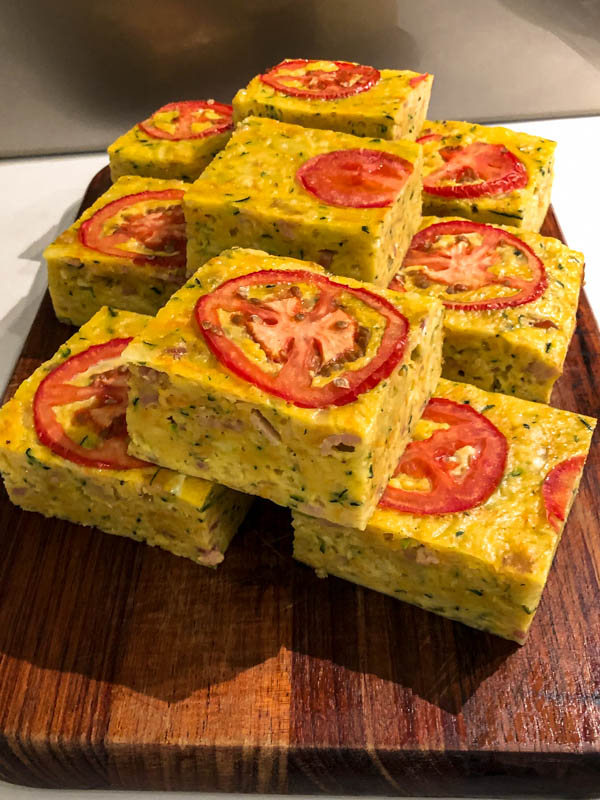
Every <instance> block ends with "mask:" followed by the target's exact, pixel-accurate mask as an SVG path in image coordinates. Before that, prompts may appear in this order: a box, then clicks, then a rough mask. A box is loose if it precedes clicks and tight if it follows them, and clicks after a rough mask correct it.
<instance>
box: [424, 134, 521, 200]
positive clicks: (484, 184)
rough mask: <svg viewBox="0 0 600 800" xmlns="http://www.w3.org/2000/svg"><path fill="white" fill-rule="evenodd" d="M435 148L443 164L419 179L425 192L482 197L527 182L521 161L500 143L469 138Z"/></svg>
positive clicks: (447, 195) (518, 187) (503, 192)
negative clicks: (460, 143) (450, 145)
mask: <svg viewBox="0 0 600 800" xmlns="http://www.w3.org/2000/svg"><path fill="white" fill-rule="evenodd" d="M421 141H423V139H421ZM438 152H439V154H440V155H441V157H442V158H443V159H444V161H445V164H444V165H443V166H442V167H440V168H439V169H436V170H434V171H433V172H430V173H429V175H426V176H425V178H424V179H423V189H424V190H425V191H426V192H427V193H428V194H435V195H439V196H441V197H482V196H483V195H496V194H505V193H506V192H513V191H514V190H515V189H522V188H523V187H524V186H527V181H528V180H529V175H528V173H527V168H526V166H525V164H524V163H523V162H522V161H521V160H520V159H519V158H517V157H516V156H515V155H514V154H513V153H511V152H510V150H508V149H507V148H506V147H504V145H501V144H488V143H487V142H473V144H468V145H466V146H465V147H462V146H460V145H457V146H456V147H442V148H441V149H440V150H439V151H438Z"/></svg>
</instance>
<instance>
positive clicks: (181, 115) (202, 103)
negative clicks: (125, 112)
mask: <svg viewBox="0 0 600 800" xmlns="http://www.w3.org/2000/svg"><path fill="white" fill-rule="evenodd" d="M139 127H140V128H141V129H142V130H143V131H144V133H145V134H147V135H148V136H151V137H152V138H153V139H169V140H170V141H180V140H181V139H205V138H206V137H207V136H215V135H216V134H217V133H225V131H230V130H233V106H230V105H226V104H225V103H216V102H215V101H214V100H182V101H180V102H178V103H167V105H166V106H161V108H159V109H158V110H157V111H155V112H154V114H152V116H151V117H149V118H148V119H145V120H144V121H143V122H140V123H139Z"/></svg>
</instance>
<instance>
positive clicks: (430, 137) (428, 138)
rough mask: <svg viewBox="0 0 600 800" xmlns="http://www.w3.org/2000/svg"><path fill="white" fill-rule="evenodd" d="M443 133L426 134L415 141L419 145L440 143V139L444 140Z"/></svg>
mask: <svg viewBox="0 0 600 800" xmlns="http://www.w3.org/2000/svg"><path fill="white" fill-rule="evenodd" d="M443 138H444V137H443V136H442V134H441V133H425V134H423V136H419V138H418V139H415V141H416V143H417V144H425V142H439V141H440V139H443Z"/></svg>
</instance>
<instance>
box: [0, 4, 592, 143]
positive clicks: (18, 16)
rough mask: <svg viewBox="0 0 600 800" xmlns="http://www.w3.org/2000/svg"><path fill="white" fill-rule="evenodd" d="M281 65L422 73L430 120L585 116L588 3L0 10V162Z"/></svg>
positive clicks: (222, 94) (98, 137)
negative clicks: (429, 79)
mask: <svg viewBox="0 0 600 800" xmlns="http://www.w3.org/2000/svg"><path fill="white" fill-rule="evenodd" d="M285 56H289V57H321V58H339V59H348V60H353V61H360V62H363V63H367V64H373V65H375V66H377V67H399V68H402V67H409V68H413V69H418V70H422V71H428V72H433V73H435V75H436V80H435V84H434V94H433V100H432V105H431V115H432V116H435V117H442V118H443V117H446V118H458V119H473V120H478V121H492V120H501V119H533V118H536V117H545V116H566V115H572V114H589V113H600V0H529V1H528V0H454V2H449V1H448V0H411V2H408V1H405V0H248V1H247V2H244V0H162V2H160V1H159V0H87V1H86V0H0V99H1V100H2V107H3V109H4V119H3V124H2V126H0V155H20V154H25V153H61V152H71V151H83V150H95V149H101V148H104V147H105V146H106V145H107V144H108V143H109V142H110V141H111V140H112V139H114V138H116V136H117V135H118V134H119V133H121V132H122V131H123V130H124V129H126V128H128V127H130V126H131V125H132V124H133V123H134V122H136V121H137V120H138V119H141V118H143V117H145V116H147V114H148V113H149V112H150V111H152V110H153V109H154V108H156V107H158V106H159V105H162V104H163V103H165V102H168V101H170V100H175V99H186V98H202V97H215V98H217V99H219V100H223V101H229V100H230V99H231V97H232V95H233V94H234V93H235V91H236V89H237V88H239V86H241V85H244V84H245V83H246V82H247V81H248V79H249V78H250V77H251V76H252V75H254V74H255V73H257V72H259V71H261V70H262V69H263V68H264V67H265V66H268V65H271V64H274V63H276V62H277V61H279V60H280V59H281V58H283V57H285Z"/></svg>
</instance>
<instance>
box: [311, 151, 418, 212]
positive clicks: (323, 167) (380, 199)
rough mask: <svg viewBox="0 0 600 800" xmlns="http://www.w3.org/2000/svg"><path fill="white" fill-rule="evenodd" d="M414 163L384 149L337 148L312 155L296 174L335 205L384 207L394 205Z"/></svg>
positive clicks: (325, 199) (314, 193)
mask: <svg viewBox="0 0 600 800" xmlns="http://www.w3.org/2000/svg"><path fill="white" fill-rule="evenodd" d="M412 171H413V165H412V164H411V163H410V161H407V160H406V159H404V158H400V157H399V156H395V155H393V154H392V153H387V152H384V151H381V150H369V149H367V148H352V149H349V150H333V151H332V152H329V153H321V154H320V155H318V156H314V157H313V158H309V160H308V161H305V162H304V164H302V166H301V167H300V168H299V169H298V171H297V173H296V178H297V180H298V182H299V183H300V185H301V186H302V187H303V188H304V189H305V190H306V191H307V192H310V193H311V194H312V195H314V196H315V197H317V198H318V199H319V200H322V201H323V202H325V203H328V204H329V205H332V206H341V207H345V208H383V207H385V206H389V205H391V204H392V203H393V202H394V200H395V199H396V197H397V196H398V193H399V192H400V191H401V189H402V187H403V186H404V184H405V183H406V181H407V179H408V177H409V175H410V174H411V173H412Z"/></svg>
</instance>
